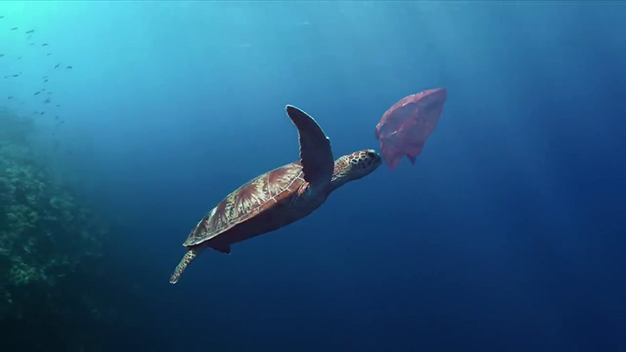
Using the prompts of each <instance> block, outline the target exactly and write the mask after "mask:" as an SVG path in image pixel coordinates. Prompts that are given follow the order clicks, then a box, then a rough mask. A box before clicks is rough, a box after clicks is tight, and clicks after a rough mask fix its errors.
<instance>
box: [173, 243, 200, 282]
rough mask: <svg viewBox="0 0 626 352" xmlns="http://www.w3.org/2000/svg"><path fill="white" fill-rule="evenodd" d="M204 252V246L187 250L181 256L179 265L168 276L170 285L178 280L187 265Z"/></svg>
mask: <svg viewBox="0 0 626 352" xmlns="http://www.w3.org/2000/svg"><path fill="white" fill-rule="evenodd" d="M203 250H204V246H199V247H193V248H189V249H188V250H187V253H185V255H184V256H183V259H181V260H180V263H178V265H177V266H176V269H174V273H173V274H172V276H170V284H175V283H177V282H178V279H180V275H181V274H182V273H183V271H185V269H186V268H187V266H188V265H189V263H191V261H192V260H194V259H195V258H196V257H197V256H198V254H200V253H202V251H203Z"/></svg>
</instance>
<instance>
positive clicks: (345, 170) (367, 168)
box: [331, 149, 383, 190]
mask: <svg viewBox="0 0 626 352" xmlns="http://www.w3.org/2000/svg"><path fill="white" fill-rule="evenodd" d="M382 162H383V160H382V158H381V157H380V155H379V154H378V153H377V152H376V151H375V150H373V149H365V150H359V151H358V152H354V153H352V154H348V155H344V156H342V157H340V158H339V159H337V160H336V161H335V169H334V171H333V177H332V179H331V185H332V189H333V190H335V189H336V188H337V187H339V186H342V185H343V184H345V183H347V182H350V181H354V180H358V179H360V178H361V177H363V176H366V175H369V174H371V173H372V171H374V170H376V169H377V168H378V167H379V166H380V165H381V164H382Z"/></svg>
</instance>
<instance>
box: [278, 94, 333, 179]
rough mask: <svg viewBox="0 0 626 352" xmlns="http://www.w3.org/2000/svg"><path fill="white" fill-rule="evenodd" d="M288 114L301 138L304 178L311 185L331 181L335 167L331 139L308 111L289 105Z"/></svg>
mask: <svg viewBox="0 0 626 352" xmlns="http://www.w3.org/2000/svg"><path fill="white" fill-rule="evenodd" d="M286 110H287V115H288V116H289V118H291V121H292V122H293V124H294V125H296V127H297V128H298V136H299V139H300V159H301V160H300V162H301V163H302V172H303V173H304V179H305V180H306V181H307V182H308V183H310V184H311V186H313V187H315V186H319V185H323V184H324V183H327V182H330V179H331V177H332V175H333V169H334V167H335V159H334V157H333V151H332V149H331V147H330V139H328V137H326V134H325V133H324V131H323V130H322V128H321V127H320V125H318V124H317V122H316V121H315V119H313V118H312V117H311V116H310V115H309V114H307V113H306V112H304V111H302V110H300V109H298V108H297V107H295V106H293V105H287V107H286Z"/></svg>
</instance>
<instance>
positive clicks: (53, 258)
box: [0, 109, 106, 321]
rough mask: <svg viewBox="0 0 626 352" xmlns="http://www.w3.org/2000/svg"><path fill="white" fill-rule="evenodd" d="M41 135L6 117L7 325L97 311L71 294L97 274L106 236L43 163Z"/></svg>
mask: <svg viewBox="0 0 626 352" xmlns="http://www.w3.org/2000/svg"><path fill="white" fill-rule="evenodd" d="M33 132H34V123H33V121H32V120H30V119H26V118H21V117H18V116H16V115H15V114H12V113H11V112H10V111H8V110H6V109H0V321H3V320H4V321H7V320H28V319H31V318H33V317H41V316H42V315H45V314H47V315H59V314H73V312H74V311H75V310H76V305H77V304H82V305H83V306H84V305H89V304H90V303H89V301H90V300H89V299H88V298H87V297H82V298H80V294H78V297H79V298H78V299H76V297H75V296H74V297H72V295H68V293H67V290H68V287H75V286H76V280H77V278H78V276H80V275H81V273H84V270H85V268H89V270H96V269H95V267H97V265H98V264H97V263H98V260H99V258H100V257H101V255H102V239H103V236H104V235H105V233H106V230H105V227H104V226H103V222H102V221H100V220H99V219H98V218H97V217H96V215H95V214H93V213H92V212H91V211H90V210H89V209H87V208H86V207H84V206H83V205H82V202H81V201H79V200H78V199H77V198H76V197H75V196H73V195H72V192H71V191H70V188H68V185H64V184H63V183H62V182H60V181H59V180H55V177H54V173H53V171H52V170H50V169H49V168H48V167H47V166H46V164H45V161H44V159H42V158H38V154H37V152H35V150H34V147H33V144H32V143H31V142H30V140H29V136H31V135H32V134H33ZM68 297H72V299H68ZM81 309H82V310H86V311H89V312H91V314H93V315H95V316H98V315H99V314H101V313H100V312H98V309H97V308H96V307H93V306H89V307H82V308H81Z"/></svg>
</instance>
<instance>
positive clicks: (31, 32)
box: [25, 29, 35, 34]
mask: <svg viewBox="0 0 626 352" xmlns="http://www.w3.org/2000/svg"><path fill="white" fill-rule="evenodd" d="M25 33H26V34H33V33H35V30H34V29H31V30H29V31H26V32H25Z"/></svg>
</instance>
